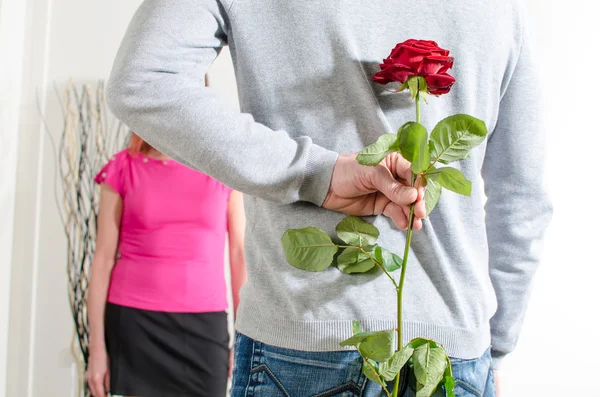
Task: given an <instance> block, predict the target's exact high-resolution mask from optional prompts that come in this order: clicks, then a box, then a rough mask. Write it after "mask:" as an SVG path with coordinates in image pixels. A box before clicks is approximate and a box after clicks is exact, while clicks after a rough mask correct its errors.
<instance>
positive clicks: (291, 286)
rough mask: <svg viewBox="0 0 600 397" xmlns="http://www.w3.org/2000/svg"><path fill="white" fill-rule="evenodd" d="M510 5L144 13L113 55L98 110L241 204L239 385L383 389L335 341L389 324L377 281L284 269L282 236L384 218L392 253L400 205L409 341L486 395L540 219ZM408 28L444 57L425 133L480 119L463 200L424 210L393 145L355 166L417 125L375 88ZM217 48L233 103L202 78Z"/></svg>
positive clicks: (191, 7)
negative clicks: (407, 244) (483, 128)
mask: <svg viewBox="0 0 600 397" xmlns="http://www.w3.org/2000/svg"><path fill="white" fill-rule="evenodd" d="M523 14H524V13H523V5H522V4H520V2H519V1H518V0H508V1H488V2H482V1H480V0H447V1H444V2H441V3H440V2H437V1H430V0H426V1H420V2H408V1H399V0H395V1H380V0H376V1H371V2H368V4H367V2H362V1H323V0H307V1H294V2H291V1H282V0H259V1H252V2H250V1H247V0H220V1H219V0H177V1H164V0H146V1H145V2H144V3H143V4H142V6H141V7H140V9H139V10H138V12H137V14H136V15H135V17H134V18H133V21H132V23H131V25H130V27H129V30H128V32H127V34H126V36H125V39H124V41H123V43H122V46H121V49H120V51H119V54H118V55H117V59H116V62H115V66H114V70H113V73H112V76H111V79H110V82H109V87H108V97H107V100H108V103H109V106H110V108H111V109H112V110H113V112H114V113H115V114H116V115H117V116H118V117H119V118H121V119H122V120H123V121H124V122H125V123H126V124H128V125H129V127H131V128H132V129H133V130H135V131H136V132H138V133H139V134H140V135H141V136H142V137H143V138H144V139H145V140H147V141H148V142H149V143H150V144H152V145H153V146H154V147H156V148H158V149H159V150H160V151H161V152H164V153H166V154H167V155H169V156H171V157H174V158H176V159H178V160H180V161H181V162H183V163H185V164H187V165H189V166H191V167H194V168H196V169H198V170H200V171H202V172H205V173H207V174H209V175H211V176H213V177H215V178H216V179H219V180H220V181H222V182H224V183H225V184H227V185H229V186H231V187H232V188H234V189H236V190H240V191H242V192H244V193H246V194H247V195H248V197H247V199H246V213H247V217H248V228H247V251H246V255H247V266H248V276H249V279H248V283H247V285H246V287H245V288H244V289H243V291H242V294H243V295H242V302H241V304H240V309H239V312H238V314H237V321H236V330H237V332H238V335H237V338H236V347H235V348H236V359H235V361H236V362H235V373H234V382H233V391H232V394H233V395H234V396H242V395H248V396H261V397H269V396H281V395H287V396H300V397H303V396H314V395H317V396H329V395H337V394H341V393H342V392H344V391H347V392H349V393H354V395H364V396H374V395H379V393H381V389H380V388H378V387H377V386H376V385H375V384H374V383H372V382H367V381H366V379H365V377H364V375H362V373H361V361H360V357H359V356H358V353H356V352H353V351H340V349H341V348H340V347H339V342H340V341H342V340H344V339H346V338H347V337H349V336H350V335H351V330H352V327H351V321H352V320H353V319H358V320H361V322H362V324H363V327H364V328H366V330H367V331H372V330H379V329H390V328H394V327H396V326H397V325H396V313H395V309H394V308H395V291H394V289H393V288H390V286H389V284H388V283H389V280H387V279H386V278H385V277H378V276H376V275H362V276H354V277H351V276H347V275H344V274H342V273H341V272H339V271H338V270H336V269H334V268H330V269H328V270H327V271H325V272H323V273H308V272H304V271H302V270H298V269H296V268H294V267H292V266H290V265H288V264H287V263H286V261H285V258H284V255H283V250H282V247H281V243H280V239H281V236H282V234H283V233H284V232H285V230H287V229H290V228H302V227H307V226H318V227H320V228H322V229H324V230H327V231H328V232H330V233H333V231H334V229H335V225H336V224H337V223H338V222H339V221H340V220H341V219H342V218H343V217H344V215H343V213H346V214H356V215H365V216H366V215H379V216H376V217H374V218H372V222H373V223H374V224H375V225H376V226H377V227H378V228H379V230H380V231H381V237H380V239H379V243H380V245H381V246H383V247H386V248H388V249H390V250H392V251H395V252H397V253H400V249H401V247H403V246H404V239H405V233H404V232H403V231H402V230H401V229H405V228H406V227H407V219H406V213H407V208H408V206H409V205H410V204H411V203H413V202H415V201H417V208H416V214H417V218H418V220H417V222H416V223H415V229H421V230H420V231H419V232H416V233H415V235H414V236H413V243H412V250H411V253H410V257H409V263H410V264H411V267H410V268H409V269H408V276H407V285H406V287H405V292H404V296H405V303H404V307H405V314H404V318H405V322H404V324H402V326H403V329H404V338H405V340H404V343H406V342H408V341H409V340H410V339H412V338H413V337H416V336H422V337H428V338H432V339H435V340H437V341H439V342H441V343H442V344H443V345H444V346H445V347H446V350H447V352H448V353H449V355H450V356H451V357H452V359H453V363H454V376H455V378H456V379H457V388H458V389H460V388H462V389H463V391H464V393H467V394H468V393H472V394H473V395H484V396H486V397H487V396H493V395H494V394H495V392H494V386H493V375H492V374H493V372H492V370H493V369H494V368H497V366H498V365H499V362H500V360H501V359H502V357H504V356H505V355H506V354H507V353H509V352H511V351H512V350H513V349H514V347H515V344H516V341H517V338H518V334H519V329H520V325H521V322H522V318H523V315H524V311H525V306H526V301H527V297H528V293H529V288H530V282H531V278H532V276H533V274H534V271H535V268H536V266H537V260H538V255H539V243H540V241H541V237H542V234H543V231H544V229H545V228H546V226H547V223H548V221H549V218H550V214H551V206H550V204H549V201H548V199H547V197H546V194H545V192H544V190H543V188H542V183H541V181H542V178H541V175H540V170H541V169H542V168H541V167H540V166H541V162H542V159H543V139H544V138H543V136H542V134H541V131H540V120H539V111H538V106H539V105H538V104H537V101H536V94H537V92H536V90H537V88H538V84H537V83H536V81H537V75H536V69H535V67H534V65H533V63H532V60H531V51H530V44H529V40H528V38H527V33H526V28H525V21H524V15H523ZM409 38H416V39H430V40H435V41H437V42H438V43H439V44H440V45H441V46H442V47H443V48H447V49H449V50H450V51H451V55H453V56H454V57H455V59H456V61H455V65H454V68H453V75H454V76H455V77H456V80H457V83H456V85H455V86H454V87H453V91H452V92H451V93H450V94H448V95H445V96H443V97H441V98H439V99H435V100H432V101H430V102H431V104H430V105H429V106H427V107H426V108H425V109H424V111H423V118H422V124H424V125H425V127H427V129H428V130H429V131H431V129H432V128H433V126H434V125H435V123H436V122H437V121H439V120H441V119H442V118H444V117H446V116H449V115H451V114H456V113H466V114H470V115H473V116H475V117H478V118H480V119H482V120H484V121H485V123H486V125H487V126H488V128H489V130H490V134H489V136H488V139H487V141H486V142H485V143H484V144H482V145H481V146H480V147H478V148H477V149H475V150H474V151H472V152H471V156H470V158H469V159H467V160H465V161H463V162H461V163H460V167H461V170H462V171H463V173H464V174H465V175H466V177H467V178H468V179H470V180H471V181H472V182H473V193H472V195H471V197H468V198H465V197H459V196H458V195H453V194H451V193H448V194H445V195H444V196H443V197H442V199H441V201H440V203H439V205H438V207H437V208H436V210H435V211H434V212H433V213H432V214H431V215H430V217H429V218H428V219H427V220H424V221H422V220H421V219H422V218H424V216H425V214H424V208H423V207H424V206H423V202H422V195H423V194H422V192H417V191H416V190H415V189H413V188H410V187H408V186H405V185H404V184H403V183H402V181H403V180H405V179H406V171H407V168H408V165H407V163H406V161H405V160H403V159H402V158H401V157H400V156H398V155H390V156H389V157H388V158H387V159H386V160H385V161H384V162H383V164H382V165H380V166H378V167H374V168H372V167H363V166H360V165H358V164H357V163H356V161H355V153H356V152H357V151H359V150H360V149H362V148H363V147H364V146H366V145H367V144H370V143H372V142H374V141H375V140H376V139H377V137H378V136H380V135H381V134H384V133H389V132H393V131H394V130H395V129H396V128H398V127H399V126H400V125H402V124H403V123H404V122H406V121H410V120H414V115H413V107H412V105H411V103H410V99H409V98H407V97H406V95H403V94H397V95H390V94H389V93H387V92H386V91H385V89H384V88H382V87H378V86H376V85H375V84H374V83H373V82H372V81H371V77H372V75H373V74H374V73H375V72H376V71H377V70H378V64H379V63H380V62H381V59H382V58H383V57H385V56H387V54H388V53H389V50H390V49H391V48H392V47H393V46H394V45H395V44H396V43H397V42H400V41H404V40H406V39H409ZM226 44H229V46H230V48H231V53H232V57H233V60H234V64H235V71H236V77H237V83H238V87H239V96H240V104H241V109H242V113H240V112H238V111H236V110H234V109H232V108H231V107H230V106H228V105H227V104H226V102H225V101H224V100H223V98H222V97H221V96H220V95H219V93H217V92H216V91H214V90H212V89H211V88H205V87H203V85H202V76H203V75H204V73H205V72H206V70H207V68H208V67H209V65H210V64H211V63H212V61H213V60H214V59H215V57H216V56H217V54H218V53H219V49H220V48H221V47H222V46H224V45H226ZM353 153H354V154H353ZM484 182H485V185H484ZM490 345H491V351H490V349H489V347H490ZM492 361H493V366H492ZM406 378H407V377H404V378H403V379H404V380H406ZM402 388H403V390H406V393H407V394H406V395H409V394H408V393H410V390H409V388H407V386H406V383H405V384H403V385H402Z"/></svg>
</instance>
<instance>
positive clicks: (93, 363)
mask: <svg viewBox="0 0 600 397" xmlns="http://www.w3.org/2000/svg"><path fill="white" fill-rule="evenodd" d="M85 379H86V380H87V382H88V385H89V386H90V390H91V391H92V396H94V397H106V396H107V394H106V393H107V391H108V389H109V385H110V373H109V371H108V354H107V353H106V350H99V351H97V352H92V353H91V354H90V359H89V362H88V369H87V372H86V374H85Z"/></svg>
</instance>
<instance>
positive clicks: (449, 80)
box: [373, 39, 455, 95]
mask: <svg viewBox="0 0 600 397" xmlns="http://www.w3.org/2000/svg"><path fill="white" fill-rule="evenodd" d="M449 54H450V51H448V50H445V49H443V48H440V47H439V46H438V45H437V43H436V42H435V41H431V40H415V39H410V40H406V41H405V42H403V43H400V44H397V45H396V47H395V48H394V49H393V50H392V52H391V53H390V55H389V56H388V57H387V58H386V59H384V60H383V63H382V64H381V65H379V67H380V68H381V71H379V72H377V73H376V74H375V75H374V76H373V81H375V82H376V83H379V84H384V85H385V84H388V83H391V82H393V81H397V82H399V83H402V84H404V83H405V82H406V81H407V80H408V79H409V78H411V77H413V76H422V77H424V78H425V80H426V81H427V91H428V92H429V93H430V94H432V95H442V94H447V93H448V92H449V91H450V88H451V87H452V85H453V84H454V82H455V79H454V77H452V76H450V75H449V74H448V70H449V69H450V68H452V65H453V63H454V58H452V57H449V56H448V55H449Z"/></svg>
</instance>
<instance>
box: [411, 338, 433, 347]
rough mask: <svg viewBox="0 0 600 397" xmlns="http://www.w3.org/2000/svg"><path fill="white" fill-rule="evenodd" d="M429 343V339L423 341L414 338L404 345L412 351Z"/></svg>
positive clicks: (422, 339)
mask: <svg viewBox="0 0 600 397" xmlns="http://www.w3.org/2000/svg"><path fill="white" fill-rule="evenodd" d="M429 342H431V340H429V339H425V338H415V339H413V340H411V341H410V342H408V344H407V345H406V347H412V348H413V349H416V348H417V347H419V346H423V345H424V344H426V343H429Z"/></svg>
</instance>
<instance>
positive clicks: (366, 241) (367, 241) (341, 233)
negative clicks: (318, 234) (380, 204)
mask: <svg viewBox="0 0 600 397" xmlns="http://www.w3.org/2000/svg"><path fill="white" fill-rule="evenodd" d="M335 231H336V232H337V235H338V237H339V238H340V239H341V240H343V241H344V242H345V243H346V244H349V245H356V246H358V245H363V246H364V245H373V244H375V241H377V239H378V238H379V230H377V228H376V227H375V226H373V225H371V224H370V223H368V222H365V221H363V220H362V219H360V218H357V217H355V216H347V217H346V218H344V219H343V220H342V221H341V222H340V223H338V225H337V226H336V228H335Z"/></svg>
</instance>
